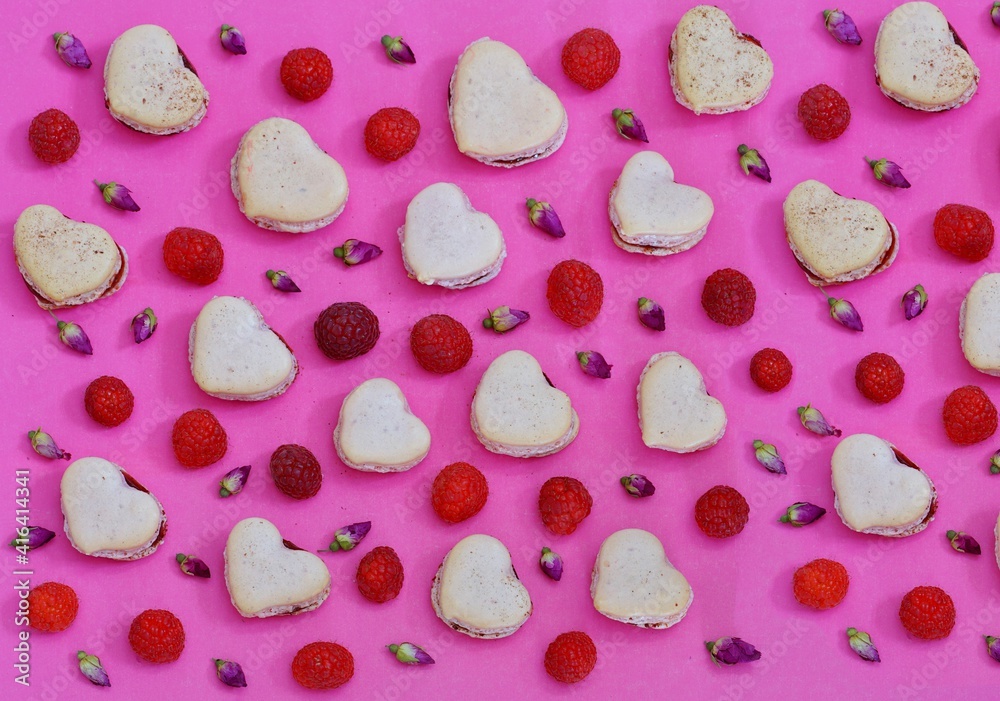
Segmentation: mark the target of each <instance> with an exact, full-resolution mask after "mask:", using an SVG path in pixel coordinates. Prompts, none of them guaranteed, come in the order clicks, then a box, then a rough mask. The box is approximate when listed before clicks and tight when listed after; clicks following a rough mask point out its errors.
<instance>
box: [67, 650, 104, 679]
mask: <svg viewBox="0 0 1000 701" xmlns="http://www.w3.org/2000/svg"><path fill="white" fill-rule="evenodd" d="M76 659H77V660H79V661H80V671H81V672H83V676H85V677H86V678H87V679H88V680H90V682H91V683H92V684H96V685H97V686H111V680H110V679H109V678H108V673H107V672H105V671H104V667H102V666H101V660H100V659H99V658H98V657H97V655H88V654H87V653H86V652H84V651H83V650H80V651H79V652H77V653H76Z"/></svg>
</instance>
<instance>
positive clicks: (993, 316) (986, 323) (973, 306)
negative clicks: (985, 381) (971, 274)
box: [958, 273, 1000, 375]
mask: <svg viewBox="0 0 1000 701" xmlns="http://www.w3.org/2000/svg"><path fill="white" fill-rule="evenodd" d="M958 332H959V337H960V338H961V339H962V352H963V353H964V354H965V359H966V360H968V361H969V364H970V365H972V367H974V368H975V369H976V370H979V372H985V373H986V374H987V375H1000V273H985V274H983V275H982V276H981V277H980V278H979V279H978V280H976V282H975V283H974V284H973V285H972V288H971V289H970V290H969V293H968V294H967V295H966V296H965V300H964V301H963V302H962V308H961V310H960V311H959V314H958Z"/></svg>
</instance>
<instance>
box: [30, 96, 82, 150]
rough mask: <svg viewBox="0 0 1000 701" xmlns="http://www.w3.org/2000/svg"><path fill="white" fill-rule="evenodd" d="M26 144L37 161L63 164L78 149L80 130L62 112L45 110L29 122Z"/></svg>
mask: <svg viewBox="0 0 1000 701" xmlns="http://www.w3.org/2000/svg"><path fill="white" fill-rule="evenodd" d="M28 143H29V144H30V145H31V151H32V152H33V153H34V154H35V155H36V156H37V157H38V159H39V160H41V161H45V162H46V163H65V162H66V161H68V160H69V159H70V158H72V157H73V154H74V153H76V150H77V148H79V147H80V128H79V127H77V126H76V122H74V121H73V120H72V119H70V116H69V115H68V114H66V113H65V112H63V111H62V110H57V109H49V110H45V111H44V112H42V113H41V114H39V115H37V116H36V117H35V118H34V119H32V120H31V126H29V127H28Z"/></svg>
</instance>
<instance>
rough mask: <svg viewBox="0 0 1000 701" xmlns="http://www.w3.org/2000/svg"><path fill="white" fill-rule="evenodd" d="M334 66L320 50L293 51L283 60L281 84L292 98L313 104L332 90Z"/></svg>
mask: <svg viewBox="0 0 1000 701" xmlns="http://www.w3.org/2000/svg"><path fill="white" fill-rule="evenodd" d="M332 82H333V64H332V63H330V57H329V56H327V55H326V54H325V53H323V52H322V51H320V50H319V49H312V48H309V49H292V50H291V51H289V52H288V53H287V54H285V57H284V58H283V59H281V84H282V85H284V86H285V90H287V91H288V94H289V95H291V96H292V97H294V98H296V99H299V100H302V101H303V102H312V101H313V100H315V99H316V98H318V97H322V96H323V93H325V92H326V91H327V90H329V89H330V84H331V83H332Z"/></svg>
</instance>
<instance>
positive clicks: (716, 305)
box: [701, 268, 757, 326]
mask: <svg viewBox="0 0 1000 701" xmlns="http://www.w3.org/2000/svg"><path fill="white" fill-rule="evenodd" d="M756 303H757V290H755V289H754V286H753V283H752V282H750V278H748V277H747V276H746V275H744V274H743V273H741V272H740V271H739V270H734V269H733V268H723V269H722V270H716V271H715V272H714V273H712V274H711V275H709V276H708V279H706V280H705V287H704V288H703V289H702V291H701V306H702V307H703V308H704V310H705V313H706V314H708V318H709V319H711V320H712V321H714V322H715V323H717V324H724V325H725V326H739V325H740V324H745V323H746V322H748V321H750V318H751V317H752V316H753V310H754V305H756Z"/></svg>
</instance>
